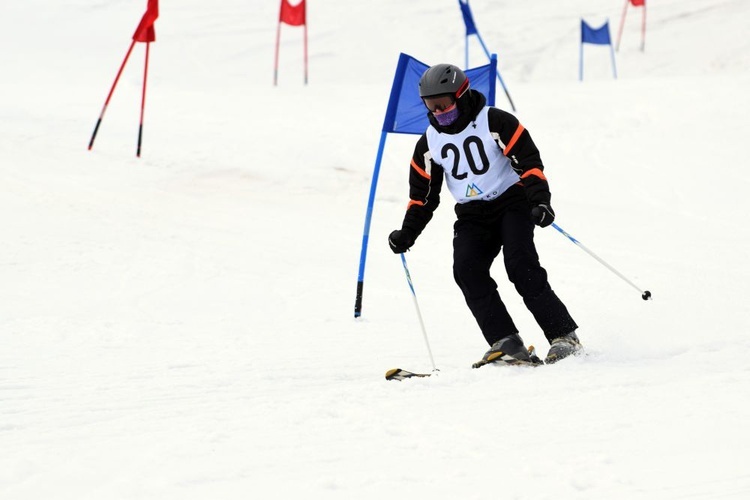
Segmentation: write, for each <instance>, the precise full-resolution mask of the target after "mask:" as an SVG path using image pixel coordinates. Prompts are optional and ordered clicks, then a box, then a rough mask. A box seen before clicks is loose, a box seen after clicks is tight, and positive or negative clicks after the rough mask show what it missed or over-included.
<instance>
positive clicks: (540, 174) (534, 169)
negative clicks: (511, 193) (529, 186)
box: [521, 168, 547, 181]
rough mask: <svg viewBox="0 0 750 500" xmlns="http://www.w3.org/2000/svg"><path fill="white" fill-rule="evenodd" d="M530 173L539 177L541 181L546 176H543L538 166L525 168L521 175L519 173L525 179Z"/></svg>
mask: <svg viewBox="0 0 750 500" xmlns="http://www.w3.org/2000/svg"><path fill="white" fill-rule="evenodd" d="M531 175H533V176H536V177H539V178H540V179H542V180H543V181H546V180H547V178H546V177H545V176H544V172H542V170H541V169H540V168H532V169H531V170H527V171H526V172H524V173H523V175H521V179H525V178H526V177H529V176H531Z"/></svg>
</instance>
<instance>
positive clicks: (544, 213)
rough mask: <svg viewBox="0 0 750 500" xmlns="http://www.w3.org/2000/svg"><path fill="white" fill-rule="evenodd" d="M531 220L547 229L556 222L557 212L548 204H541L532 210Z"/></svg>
mask: <svg viewBox="0 0 750 500" xmlns="http://www.w3.org/2000/svg"><path fill="white" fill-rule="evenodd" d="M531 220H533V221H534V224H536V225H537V226H539V227H547V226H549V225H550V224H552V223H553V222H554V221H555V211H554V210H552V207H551V206H549V205H547V204H546V203H540V204H539V205H537V206H535V207H534V208H532V209H531Z"/></svg>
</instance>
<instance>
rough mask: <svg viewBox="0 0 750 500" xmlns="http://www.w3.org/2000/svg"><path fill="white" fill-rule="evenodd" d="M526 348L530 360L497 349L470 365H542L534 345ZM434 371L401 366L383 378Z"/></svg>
mask: <svg viewBox="0 0 750 500" xmlns="http://www.w3.org/2000/svg"><path fill="white" fill-rule="evenodd" d="M528 349H529V358H530V361H521V360H519V359H516V358H514V357H512V356H508V355H507V354H505V353H503V352H501V351H498V352H496V353H492V355H491V356H488V357H487V359H481V360H479V361H477V362H476V363H474V364H473V365H471V367H472V368H481V367H483V366H486V365H506V366H530V367H536V366H543V365H544V361H542V360H541V359H540V358H539V356H537V355H536V350H535V349H534V346H533V345H530V346H529V347H528ZM436 372H437V370H436V371H434V372H432V373H416V372H410V371H409V370H404V369H402V368H392V369H390V370H388V371H387V372H385V379H386V380H406V379H407V378H423V377H431V376H432V375H433V374H435V373H436Z"/></svg>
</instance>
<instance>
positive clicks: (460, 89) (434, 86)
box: [419, 64, 469, 100]
mask: <svg viewBox="0 0 750 500" xmlns="http://www.w3.org/2000/svg"><path fill="white" fill-rule="evenodd" d="M467 90H469V78H468V77H467V76H466V73H464V72H463V71H461V69H460V68H458V67H457V66H454V65H452V64H436V65H435V66H432V67H431V68H429V69H427V71H425V72H424V73H423V74H422V78H420V79H419V97H430V96H434V95H441V94H450V95H452V96H454V97H455V99H456V100H458V99H459V98H460V97H461V96H462V95H464V93H466V91H467Z"/></svg>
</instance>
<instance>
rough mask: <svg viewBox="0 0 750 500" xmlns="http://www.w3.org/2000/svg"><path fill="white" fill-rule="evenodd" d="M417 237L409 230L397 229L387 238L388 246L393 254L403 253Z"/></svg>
mask: <svg viewBox="0 0 750 500" xmlns="http://www.w3.org/2000/svg"><path fill="white" fill-rule="evenodd" d="M416 239H417V236H416V235H415V234H414V232H413V231H412V230H411V229H407V228H404V229H397V230H395V231H393V232H392V233H391V234H390V235H389V236H388V244H389V245H390V246H391V250H393V253H404V252H406V251H407V250H409V249H410V248H411V246H412V245H413V244H414V241H415V240H416Z"/></svg>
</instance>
